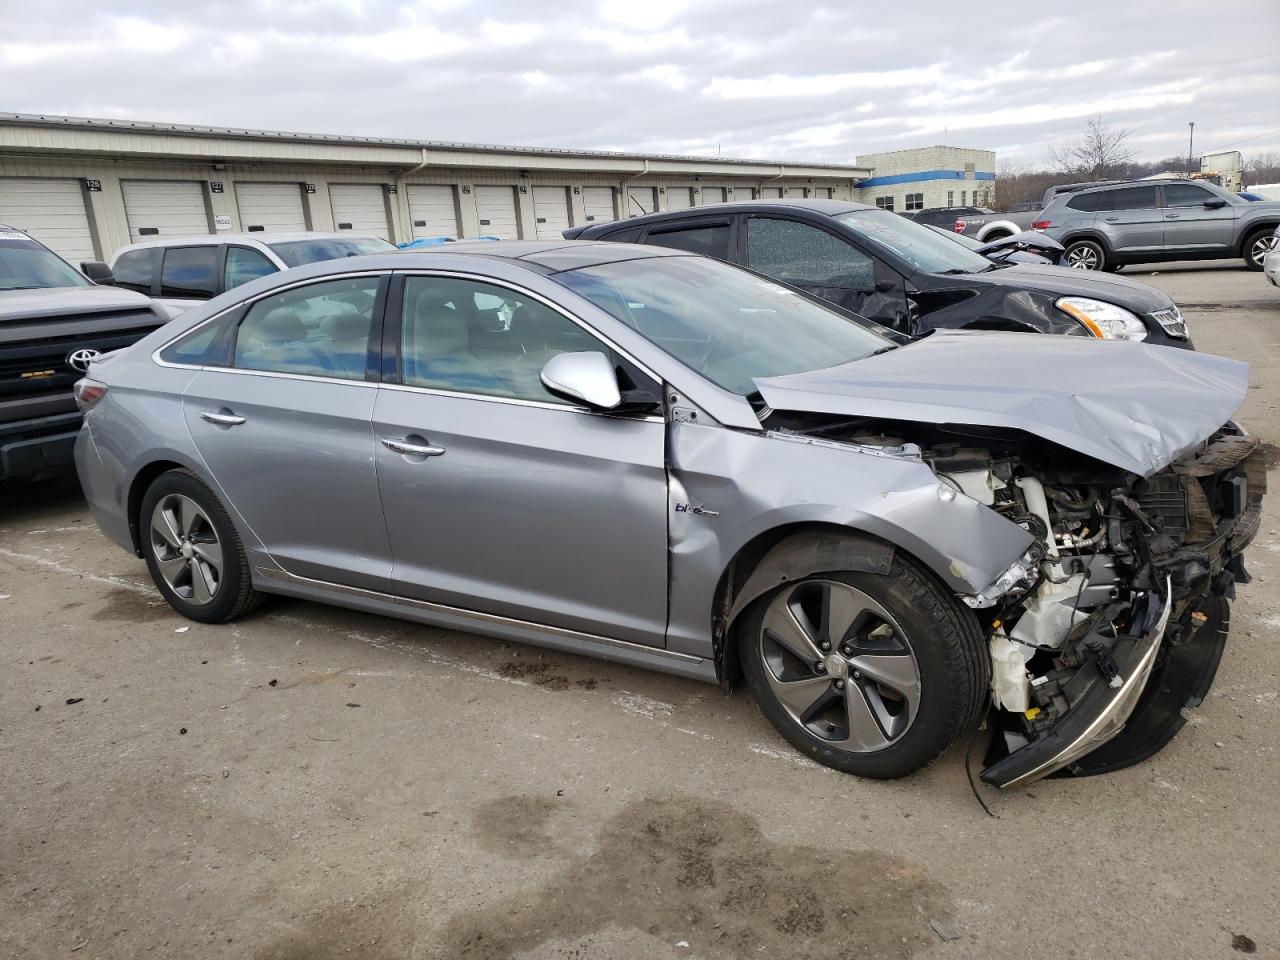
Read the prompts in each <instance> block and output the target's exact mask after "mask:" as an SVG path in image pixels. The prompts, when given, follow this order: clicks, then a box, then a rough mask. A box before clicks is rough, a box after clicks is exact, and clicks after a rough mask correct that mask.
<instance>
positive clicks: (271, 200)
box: [236, 183, 307, 233]
mask: <svg viewBox="0 0 1280 960" xmlns="http://www.w3.org/2000/svg"><path fill="white" fill-rule="evenodd" d="M236 208H237V209H238V210H239V211H240V225H241V227H243V228H244V229H245V230H248V231H250V232H251V233H257V232H259V231H268V232H272V231H280V230H284V231H290V230H305V229H307V215H306V213H305V212H304V211H303V209H302V184H300V183H237V184H236Z"/></svg>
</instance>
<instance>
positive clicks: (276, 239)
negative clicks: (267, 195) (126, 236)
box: [117, 230, 382, 252]
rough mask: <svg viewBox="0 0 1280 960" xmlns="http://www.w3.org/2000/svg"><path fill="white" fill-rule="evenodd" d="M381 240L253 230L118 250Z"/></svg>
mask: <svg viewBox="0 0 1280 960" xmlns="http://www.w3.org/2000/svg"><path fill="white" fill-rule="evenodd" d="M349 238H355V239H357V240H381V239H382V237H379V236H375V235H374V234H372V233H358V232H356V231H354V230H343V231H341V232H339V233H328V232H325V231H322V230H291V231H290V230H282V231H278V232H270V233H269V232H267V231H264V230H255V231H253V232H252V233H202V234H196V235H192V236H186V237H157V238H156V239H154V240H139V241H138V242H137V243H130V244H128V245H126V246H123V247H121V248H120V250H141V249H144V248H146V247H175V246H179V245H181V246H188V247H189V246H200V245H204V244H214V243H226V242H227V241H229V240H234V241H236V242H237V243H245V242H256V243H289V242H291V241H297V240H343V239H349ZM117 252H118V251H117Z"/></svg>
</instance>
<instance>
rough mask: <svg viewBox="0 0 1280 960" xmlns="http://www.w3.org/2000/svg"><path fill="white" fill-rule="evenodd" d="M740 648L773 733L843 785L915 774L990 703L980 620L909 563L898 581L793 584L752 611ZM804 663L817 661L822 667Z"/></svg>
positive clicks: (875, 577)
mask: <svg viewBox="0 0 1280 960" xmlns="http://www.w3.org/2000/svg"><path fill="white" fill-rule="evenodd" d="M833 597H834V598H835V599H834V600H833V599H831V598H833ZM858 609H860V610H861V612H858V613H856V614H854V615H852V622H851V625H850V626H849V628H848V629H844V630H843V631H842V627H841V625H842V624H843V622H844V621H845V620H846V619H849V618H850V616H851V611H856V610H858ZM833 610H834V611H837V612H838V615H835V616H834V619H832V617H831V615H829V613H828V611H833ZM822 642H827V643H829V644H831V645H832V646H831V647H830V649H829V652H828V651H825V650H822V648H821V643H822ZM738 643H739V655H740V658H741V662H742V668H743V672H744V674H745V675H746V678H747V685H748V686H749V687H750V689H751V692H752V694H753V695H754V696H755V699H756V702H757V703H758V704H759V706H760V709H761V711H762V712H763V713H764V715H765V717H766V718H767V719H768V720H769V722H770V723H772V724H773V726H774V728H775V729H776V730H777V731H778V732H779V733H781V734H782V736H783V737H784V738H785V739H786V740H787V741H788V742H789V743H790V744H791V745H792V746H793V747H795V748H796V749H797V750H799V751H800V752H801V753H803V754H804V755H805V756H808V757H811V758H812V759H814V760H816V761H817V762H818V763H821V764H823V765H824V766H828V767H832V768H833V769H836V770H839V771H841V772H843V773H852V774H857V775H858V776H862V777H871V778H875V779H881V780H887V779H893V778H896V777H904V776H906V775H908V774H910V773H914V772H915V771H917V770H919V769H921V768H922V767H925V766H927V765H928V764H929V763H930V762H932V761H933V760H934V759H936V758H937V757H938V756H939V755H940V754H942V752H943V751H945V750H946V749H947V748H948V747H949V746H951V745H952V744H953V743H954V742H955V741H956V740H957V739H958V738H960V737H961V736H962V735H963V734H965V733H966V732H967V731H969V730H971V729H972V728H973V727H974V725H975V724H976V722H977V720H978V718H979V717H980V716H982V715H983V713H984V712H985V710H986V707H987V705H988V702H989V693H988V687H989V684H990V677H991V667H990V659H989V656H988V653H987V648H986V644H985V643H984V642H983V638H982V634H981V632H980V630H979V628H978V623H977V620H976V619H975V618H974V616H973V614H972V613H970V612H969V611H968V610H966V609H965V608H964V607H962V606H960V604H959V603H958V602H957V601H956V599H955V598H954V597H953V596H952V595H951V594H950V593H949V592H948V591H947V590H946V589H945V588H944V587H943V586H942V585H941V584H940V583H938V582H937V581H936V580H935V579H934V577H933V576H932V575H931V574H930V573H928V572H927V571H925V570H924V569H923V568H921V567H919V566H917V565H916V564H915V563H914V562H912V561H910V560H908V559H906V558H904V557H902V556H901V555H896V556H895V557H894V560H893V564H892V566H891V567H890V569H889V572H888V573H887V574H877V573H864V572H852V571H838V572H837V571H833V572H829V573H818V574H813V575H811V576H808V577H806V578H804V579H802V580H795V581H791V582H789V583H785V584H783V585H782V586H781V587H779V588H778V589H776V590H774V591H772V592H771V593H769V594H766V595H765V596H764V597H761V598H760V599H759V600H758V601H757V602H756V603H755V604H754V605H753V607H752V608H751V610H750V611H749V612H748V614H747V615H746V617H744V621H743V627H742V629H741V630H739V632H738ZM805 644H807V646H805ZM850 645H852V646H850ZM798 652H800V653H804V654H805V655H806V656H811V655H812V653H813V652H817V653H818V654H820V655H821V656H822V657H823V658H824V659H823V661H822V663H823V666H821V667H819V666H818V661H817V660H816V659H814V660H808V661H806V660H805V659H804V658H802V657H801V656H799V655H798ZM912 669H914V676H915V680H916V682H917V684H918V685H917V686H916V688H915V690H914V692H913V691H912V690H911V671H912ZM840 674H843V675H844V676H843V678H842V677H841V676H840ZM873 675H874V677H873ZM841 683H843V687H841ZM824 684H825V685H824ZM913 695H914V697H915V702H914V704H913V702H912V697H913ZM811 697H812V702H811V703H810V702H809V701H810V698H811Z"/></svg>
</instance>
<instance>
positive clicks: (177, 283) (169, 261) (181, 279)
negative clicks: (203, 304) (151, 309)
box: [160, 244, 218, 300]
mask: <svg viewBox="0 0 1280 960" xmlns="http://www.w3.org/2000/svg"><path fill="white" fill-rule="evenodd" d="M217 286H218V248H217V246H215V245H213V244H206V245H204V246H200V247H170V248H169V249H167V250H165V252H164V262H163V263H162V264H161V265H160V296H162V297H175V298H178V299H182V300H208V299H209V298H210V297H212V296H213V294H214V291H215V290H216V289H217Z"/></svg>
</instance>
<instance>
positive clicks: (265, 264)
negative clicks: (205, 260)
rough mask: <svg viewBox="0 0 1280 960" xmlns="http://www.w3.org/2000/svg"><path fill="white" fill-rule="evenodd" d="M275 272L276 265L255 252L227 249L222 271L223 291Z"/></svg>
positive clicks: (243, 248)
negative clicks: (225, 262)
mask: <svg viewBox="0 0 1280 960" xmlns="http://www.w3.org/2000/svg"><path fill="white" fill-rule="evenodd" d="M275 272H276V265H275V264H274V263H272V262H271V261H270V260H268V259H267V258H266V257H264V256H263V255H262V254H261V253H259V252H258V251H257V250H251V249H250V248H248V247H227V264H226V266H225V267H224V268H223V270H222V277H223V289H225V290H230V289H231V288H232V287H238V286H240V284H242V283H248V282H249V281H250V280H257V279H258V278H259V277H265V276H267V275H269V274H272V273H275Z"/></svg>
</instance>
